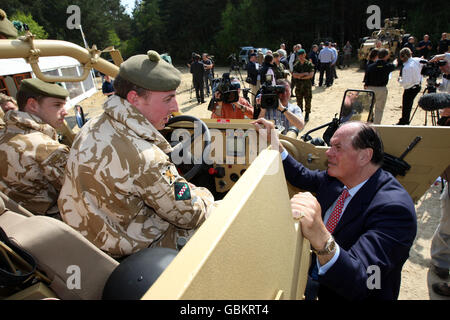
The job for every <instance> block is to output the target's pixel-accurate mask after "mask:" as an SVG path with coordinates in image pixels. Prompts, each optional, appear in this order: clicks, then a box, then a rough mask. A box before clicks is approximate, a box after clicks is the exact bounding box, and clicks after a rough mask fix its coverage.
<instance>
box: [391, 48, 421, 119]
mask: <svg viewBox="0 0 450 320" xmlns="http://www.w3.org/2000/svg"><path fill="white" fill-rule="evenodd" d="M400 59H401V60H402V62H403V69H402V76H401V77H400V78H399V79H398V82H399V83H400V85H401V86H402V87H403V88H404V89H405V90H404V91H403V98H402V117H401V118H400V120H399V121H398V123H397V125H408V124H409V121H410V119H409V118H410V114H411V109H412V105H413V103H414V99H415V98H416V96H417V94H418V93H419V92H420V89H421V87H420V85H421V83H422V75H421V74H420V73H421V71H422V68H423V64H421V63H420V60H421V59H420V58H413V57H412V52H411V50H410V49H409V48H403V49H402V50H400Z"/></svg>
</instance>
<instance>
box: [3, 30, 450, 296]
mask: <svg viewBox="0 0 450 320" xmlns="http://www.w3.org/2000/svg"><path fill="white" fill-rule="evenodd" d="M56 55H67V56H71V57H74V58H76V59H78V60H79V61H80V63H81V64H82V65H84V66H85V68H86V70H88V69H89V68H95V69H97V70H99V71H101V72H103V73H105V74H108V75H110V76H112V77H114V76H116V75H117V72H118V67H117V66H116V65H113V64H111V63H109V62H107V61H106V60H104V59H102V58H99V51H98V50H95V49H91V50H87V49H84V48H81V47H79V46H76V45H74V44H71V43H68V42H64V41H54V40H32V39H30V38H26V39H21V40H0V58H19V57H22V58H25V59H27V61H29V62H30V63H35V62H36V61H37V59H38V57H41V56H56ZM120 60H121V59H120V57H119V59H118V61H120ZM34 68H37V64H35V66H34ZM34 72H35V74H36V75H37V76H38V77H40V73H39V70H38V69H36V70H35V71H34ZM44 80H45V78H44ZM47 80H48V79H47ZM51 80H54V79H51ZM64 81H80V79H64ZM204 122H205V123H206V124H207V126H208V127H209V128H210V129H217V130H220V132H223V134H225V130H227V129H242V130H248V129H251V128H252V125H251V124H250V121H249V120H231V121H229V122H226V123H217V121H214V120H210V119H204ZM178 125H179V126H183V124H182V123H181V124H178ZM186 128H192V125H188V124H186ZM377 129H378V130H379V132H380V134H381V136H382V138H383V141H384V146H385V151H386V152H388V153H389V154H392V155H395V156H400V155H401V154H402V153H403V152H404V151H405V149H406V147H407V146H408V145H409V144H410V143H411V141H412V140H413V139H414V138H415V137H416V136H421V137H422V140H421V141H420V142H419V144H418V145H417V146H416V147H415V148H414V149H413V150H412V151H411V152H410V153H408V155H407V156H406V157H405V159H404V160H405V161H407V162H408V163H409V164H410V165H411V169H410V170H409V171H408V172H407V174H406V175H405V176H404V177H399V178H398V180H399V181H400V182H401V183H402V184H403V186H404V187H405V188H406V190H407V191H408V192H409V194H410V195H411V197H412V199H413V200H414V201H417V200H418V199H419V198H420V197H421V196H422V195H423V194H424V193H425V192H426V190H427V189H428V188H429V186H430V185H431V184H432V183H433V182H434V181H435V179H436V178H437V177H438V176H439V175H440V174H441V172H442V171H443V170H444V169H445V168H446V167H447V166H448V164H449V159H450V128H444V127H406V126H402V127H396V126H377ZM169 130H170V128H169ZM67 134H68V135H70V134H71V129H70V128H69V127H67ZM280 138H281V140H282V143H283V145H284V146H285V147H286V148H287V150H288V151H289V153H290V154H291V155H293V156H294V157H295V158H296V159H297V160H299V161H300V162H302V163H303V164H305V166H306V167H308V168H310V169H319V170H326V168H327V159H326V155H325V152H326V150H327V149H328V147H316V146H314V145H312V144H310V143H307V142H304V141H302V140H299V139H298V138H293V137H289V136H284V135H280ZM247 155H248V154H247ZM242 169H245V172H243V170H242ZM231 173H239V180H238V181H237V182H236V181H233V180H230V179H228V177H229V176H230V174H231ZM215 179H216V180H217V181H216V182H217V183H216V186H217V185H224V184H223V183H222V182H221V181H219V180H220V179H223V180H226V181H224V182H225V184H226V185H228V186H229V188H228V191H227V194H226V196H225V197H224V199H223V200H222V201H221V202H220V203H219V204H218V206H217V209H216V210H215V211H214V213H213V214H212V215H211V216H210V217H209V218H208V219H207V220H206V221H205V223H204V224H203V225H202V226H201V227H200V228H199V230H198V231H197V232H196V233H195V235H194V236H193V237H192V238H191V239H190V241H189V242H188V243H187V244H186V246H184V247H183V249H182V250H181V251H180V252H179V253H178V255H177V256H176V257H175V259H174V260H173V261H172V262H171V263H170V264H169V266H168V267H167V268H166V269H165V271H164V272H163V273H162V274H161V276H160V277H159V278H158V280H157V281H156V282H155V283H154V284H153V285H152V286H151V287H150V288H149V290H148V291H147V293H146V294H144V296H143V297H142V298H143V299H196V300H197V299H198V300H204V299H267V300H270V299H303V298H304V290H305V286H306V279H307V272H308V267H309V264H310V246H309V243H308V241H307V240H305V239H304V238H303V236H302V234H301V229H300V225H299V223H298V222H297V221H295V220H293V219H292V215H291V209H290V202H289V199H290V197H291V196H292V195H293V194H295V192H298V191H299V190H296V189H295V188H293V187H292V186H290V185H289V184H288V183H287V182H286V179H285V176H284V170H283V166H282V163H281V158H280V155H279V152H278V151H272V150H267V149H266V150H263V151H262V152H258V155H257V157H256V158H255V159H254V161H252V162H250V161H248V158H247V156H246V160H245V161H244V163H243V164H239V165H234V164H232V165H229V166H226V171H225V176H224V177H223V178H215ZM3 199H4V200H5V201H4V202H5V207H6V209H5V210H3V208H1V201H0V209H1V210H0V226H2V227H3V228H4V229H5V231H6V233H7V234H8V235H9V236H10V237H13V238H15V239H16V241H17V242H19V243H20V244H21V246H22V247H23V248H25V249H27V250H28V251H29V252H30V253H31V254H32V255H34V256H35V257H36V259H37V261H38V268H39V270H40V271H43V272H44V273H45V275H42V276H41V279H42V283H41V284H40V285H38V286H36V287H34V288H32V290H31V289H30V288H29V289H27V290H28V291H26V290H24V291H23V292H20V293H18V294H15V295H14V296H11V297H10V298H11V299H27V298H32V299H38V298H42V297H51V296H53V297H55V296H56V297H59V298H62V299H100V298H101V292H102V290H103V286H104V285H105V282H106V280H107V277H108V276H109V274H110V273H111V272H112V271H113V270H114V268H115V267H116V266H117V265H118V262H117V261H115V260H113V259H112V258H110V257H109V256H107V255H106V254H104V253H103V252H101V251H100V250H98V249H97V248H95V247H93V246H92V245H91V244H90V243H88V241H87V240H86V239H84V238H83V237H82V236H81V235H79V234H78V233H77V232H75V231H74V230H73V229H71V228H70V227H68V226H67V225H65V224H64V223H62V222H60V221H56V222H55V221H51V220H54V219H51V218H47V217H38V216H33V215H32V214H30V213H28V212H26V210H24V209H23V208H20V207H18V206H17V205H15V204H14V203H13V202H12V201H11V200H10V199H7V198H5V197H4V196H3ZM49 229H58V230H65V232H63V233H61V232H59V233H58V232H55V233H52V232H49V231H48V230H49ZM49 243H51V244H52V245H49ZM53 244H58V245H57V246H55V245H53ZM70 265H79V266H80V268H81V270H85V269H88V270H90V272H89V276H88V277H83V278H82V280H81V285H80V289H77V288H75V289H73V288H72V289H68V288H67V285H66V284H67V283H68V281H69V282H70V276H71V274H70V273H68V272H67V270H68V266H70ZM44 284H45V285H44ZM25 291H26V292H25Z"/></svg>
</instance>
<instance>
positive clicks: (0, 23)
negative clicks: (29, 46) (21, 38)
mask: <svg viewBox="0 0 450 320" xmlns="http://www.w3.org/2000/svg"><path fill="white" fill-rule="evenodd" d="M0 33H1V34H3V35H5V37H7V38H17V29H16V28H15V27H14V25H13V24H12V22H11V21H9V20H8V17H7V16H6V13H5V11H3V10H2V9H0Z"/></svg>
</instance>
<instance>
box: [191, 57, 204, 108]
mask: <svg viewBox="0 0 450 320" xmlns="http://www.w3.org/2000/svg"><path fill="white" fill-rule="evenodd" d="M190 71H191V73H192V82H193V84H194V88H195V96H196V98H197V102H198V103H199V104H200V103H204V102H205V94H204V92H203V78H204V73H205V68H204V66H203V63H201V62H200V56H199V55H195V56H194V62H193V63H192V64H191V68H190Z"/></svg>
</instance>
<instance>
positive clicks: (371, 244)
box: [283, 156, 417, 300]
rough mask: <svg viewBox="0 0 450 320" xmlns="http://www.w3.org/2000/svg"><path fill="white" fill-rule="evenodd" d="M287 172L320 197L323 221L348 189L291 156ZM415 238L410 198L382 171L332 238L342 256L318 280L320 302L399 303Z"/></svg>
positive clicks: (361, 192)
mask: <svg viewBox="0 0 450 320" xmlns="http://www.w3.org/2000/svg"><path fill="white" fill-rule="evenodd" d="M283 166H284V170H285V174H286V178H287V180H288V181H289V182H290V183H291V184H292V185H293V186H296V187H298V188H301V189H303V190H308V191H310V192H314V193H316V197H317V200H318V202H319V203H320V206H321V208H322V218H323V217H324V215H325V212H326V211H327V209H328V208H329V207H330V206H332V205H333V203H334V201H336V199H337V198H338V196H339V195H340V193H341V192H342V189H343V187H344V185H343V184H342V183H341V182H340V181H339V180H337V179H336V178H333V177H331V176H329V175H328V174H327V172H326V171H318V170H316V171H312V170H309V169H307V168H305V167H304V166H303V165H302V164H300V163H298V162H297V161H296V160H295V159H293V158H292V157H291V156H288V157H287V158H286V159H285V160H284V161H283ZM416 232H417V221H416V212H415V208H414V203H413V201H412V199H411V197H410V196H409V194H408V193H407V192H406V190H405V189H404V188H403V187H402V186H401V185H400V183H399V182H398V181H397V180H396V179H395V178H394V177H393V176H392V175H391V174H390V173H388V172H386V171H384V170H383V169H381V168H380V169H378V170H377V171H376V172H375V173H374V174H373V175H372V176H371V177H370V178H369V179H368V180H367V182H366V183H365V184H364V186H363V187H362V188H361V189H360V190H359V191H358V192H357V193H356V194H355V196H354V197H353V198H352V199H351V201H350V203H349V204H348V206H347V208H346V209H345V211H344V213H343V215H342V217H341V220H340V221H339V223H338V225H337V226H336V229H335V230H334V232H333V236H334V238H335V240H336V243H337V244H338V245H339V246H340V248H341V251H340V255H339V258H338V259H337V260H336V262H335V264H334V265H333V266H332V267H331V268H330V269H329V270H328V271H327V272H326V273H325V274H324V275H321V276H319V279H318V281H319V283H320V287H319V293H318V296H319V299H321V300H329V299H334V300H336V299H350V300H357V299H378V300H380V299H383V300H393V299H397V297H398V293H399V290H400V280H401V270H402V267H403V264H404V263H405V261H406V260H407V259H408V257H409V250H410V248H411V246H412V244H413V242H414V238H415V236H416ZM312 262H313V263H314V264H315V263H316V259H312ZM369 266H377V267H379V271H380V272H379V275H380V285H381V286H380V289H372V290H371V289H369V286H368V285H367V284H368V283H369V284H374V283H376V281H375V282H374V279H375V278H374V277H373V276H374V275H375V273H374V271H372V270H371V269H368V267H369ZM370 287H372V288H373V286H370Z"/></svg>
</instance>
